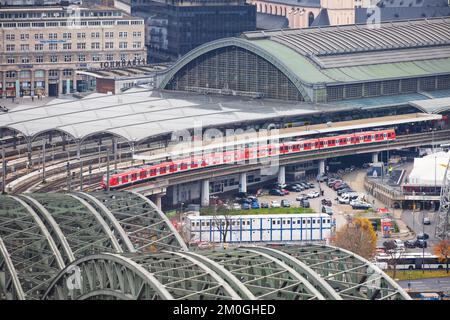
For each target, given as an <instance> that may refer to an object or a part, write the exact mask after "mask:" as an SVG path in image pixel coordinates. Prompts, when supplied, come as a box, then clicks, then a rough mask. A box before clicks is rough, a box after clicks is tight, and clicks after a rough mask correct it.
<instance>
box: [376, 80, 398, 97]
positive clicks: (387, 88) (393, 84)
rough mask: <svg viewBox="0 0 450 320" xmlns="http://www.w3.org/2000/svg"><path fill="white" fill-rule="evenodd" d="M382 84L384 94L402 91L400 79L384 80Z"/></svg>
mask: <svg viewBox="0 0 450 320" xmlns="http://www.w3.org/2000/svg"><path fill="white" fill-rule="evenodd" d="M381 86H382V90H383V94H384V95H392V94H398V93H399V92H400V80H388V81H383V82H382V84H381Z"/></svg>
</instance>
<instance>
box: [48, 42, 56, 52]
mask: <svg viewBox="0 0 450 320" xmlns="http://www.w3.org/2000/svg"><path fill="white" fill-rule="evenodd" d="M48 49H49V50H50V51H56V50H58V44H57V43H50V44H49V45H48Z"/></svg>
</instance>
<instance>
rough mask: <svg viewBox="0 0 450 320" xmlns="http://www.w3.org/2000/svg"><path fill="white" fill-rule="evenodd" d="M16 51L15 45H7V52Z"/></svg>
mask: <svg viewBox="0 0 450 320" xmlns="http://www.w3.org/2000/svg"><path fill="white" fill-rule="evenodd" d="M15 50H16V46H15V45H13V44H7V45H6V51H15Z"/></svg>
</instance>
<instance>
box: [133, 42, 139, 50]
mask: <svg viewBox="0 0 450 320" xmlns="http://www.w3.org/2000/svg"><path fill="white" fill-rule="evenodd" d="M140 47H141V42H140V41H134V42H133V48H134V49H139V48H140Z"/></svg>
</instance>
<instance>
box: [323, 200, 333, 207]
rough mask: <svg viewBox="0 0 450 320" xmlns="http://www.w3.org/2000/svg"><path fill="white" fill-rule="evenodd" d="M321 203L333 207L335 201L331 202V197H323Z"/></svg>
mask: <svg viewBox="0 0 450 320" xmlns="http://www.w3.org/2000/svg"><path fill="white" fill-rule="evenodd" d="M321 203H322V204H323V205H325V206H328V207H331V206H332V205H333V203H332V202H331V199H329V198H325V199H322V202H321Z"/></svg>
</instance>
